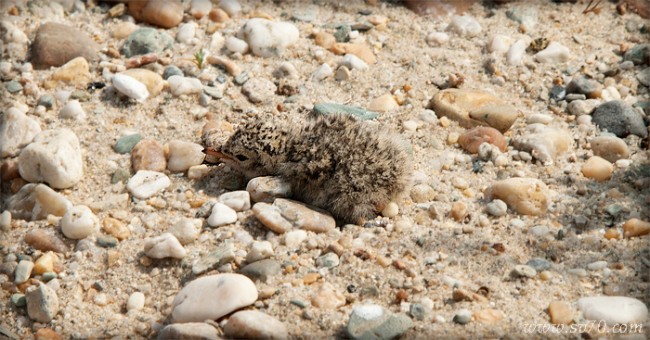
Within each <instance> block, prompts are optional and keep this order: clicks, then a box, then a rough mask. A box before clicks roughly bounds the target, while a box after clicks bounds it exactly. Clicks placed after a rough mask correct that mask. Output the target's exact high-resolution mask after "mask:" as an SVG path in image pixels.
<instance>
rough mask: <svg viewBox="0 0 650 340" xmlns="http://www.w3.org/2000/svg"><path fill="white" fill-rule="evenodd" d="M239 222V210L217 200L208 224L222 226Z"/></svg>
mask: <svg viewBox="0 0 650 340" xmlns="http://www.w3.org/2000/svg"><path fill="white" fill-rule="evenodd" d="M235 222H237V212H236V211H235V210H233V209H232V208H231V207H229V206H227V205H225V204H223V203H221V202H217V203H215V204H214V205H213V206H212V213H211V214H210V217H208V225H210V226H211V227H220V226H223V225H226V224H232V223H235Z"/></svg>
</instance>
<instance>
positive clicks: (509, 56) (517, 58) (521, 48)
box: [506, 39, 528, 65]
mask: <svg viewBox="0 0 650 340" xmlns="http://www.w3.org/2000/svg"><path fill="white" fill-rule="evenodd" d="M527 46H528V44H527V43H526V41H525V40H523V39H519V40H517V41H515V43H514V44H512V45H510V49H508V53H506V61H507V62H508V64H510V65H521V63H522V62H523V60H524V55H525V54H526V47H527Z"/></svg>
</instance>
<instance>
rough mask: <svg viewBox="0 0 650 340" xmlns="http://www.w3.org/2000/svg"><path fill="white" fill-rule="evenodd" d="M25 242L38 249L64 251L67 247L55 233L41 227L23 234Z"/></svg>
mask: <svg viewBox="0 0 650 340" xmlns="http://www.w3.org/2000/svg"><path fill="white" fill-rule="evenodd" d="M25 242H26V243H27V244H29V245H30V246H32V247H34V248H36V249H38V250H40V251H54V252H57V253H65V251H66V250H67V247H66V246H65V243H63V241H61V239H59V238H58V237H56V235H54V234H52V233H50V232H47V231H45V230H43V229H35V230H32V231H30V232H28V233H27V235H25Z"/></svg>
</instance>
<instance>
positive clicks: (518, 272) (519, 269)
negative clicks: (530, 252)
mask: <svg viewBox="0 0 650 340" xmlns="http://www.w3.org/2000/svg"><path fill="white" fill-rule="evenodd" d="M511 275H512V276H514V277H527V278H534V277H535V276H536V275H537V271H536V270H535V268H533V267H531V266H529V265H524V264H520V265H516V266H515V268H514V269H513V270H512V273H511Z"/></svg>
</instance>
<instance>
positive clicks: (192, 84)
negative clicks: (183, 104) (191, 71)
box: [167, 75, 203, 96]
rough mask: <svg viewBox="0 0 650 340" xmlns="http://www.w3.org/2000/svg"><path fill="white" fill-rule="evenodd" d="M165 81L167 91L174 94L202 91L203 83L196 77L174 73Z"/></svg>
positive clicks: (198, 92)
mask: <svg viewBox="0 0 650 340" xmlns="http://www.w3.org/2000/svg"><path fill="white" fill-rule="evenodd" d="M167 82H168V83H169V91H170V92H171V93H172V94H173V95H174V96H180V95H184V94H200V93H201V92H203V84H201V81H200V80H198V79H196V78H191V77H183V76H176V75H174V76H171V77H169V78H167Z"/></svg>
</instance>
